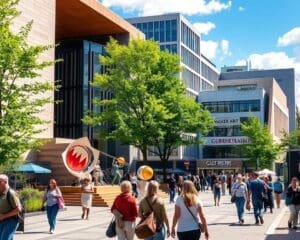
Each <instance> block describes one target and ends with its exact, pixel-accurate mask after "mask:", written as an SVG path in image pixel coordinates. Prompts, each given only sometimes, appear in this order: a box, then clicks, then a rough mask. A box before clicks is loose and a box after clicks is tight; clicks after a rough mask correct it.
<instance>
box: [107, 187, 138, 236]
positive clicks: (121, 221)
mask: <svg viewBox="0 0 300 240" xmlns="http://www.w3.org/2000/svg"><path fill="white" fill-rule="evenodd" d="M121 192H122V193H121V194H120V195H118V196H117V197H116V198H115V200H114V203H113V205H112V207H111V212H112V213H113V214H114V215H115V216H116V223H117V224H116V231H117V237H118V240H133V239H134V229H135V220H136V218H137V216H138V209H137V204H136V200H135V197H133V196H132V194H131V193H132V186H131V183H130V182H129V181H123V182H122V183H121Z"/></svg>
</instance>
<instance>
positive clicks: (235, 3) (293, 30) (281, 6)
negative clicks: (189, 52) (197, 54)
mask: <svg viewBox="0 0 300 240" xmlns="http://www.w3.org/2000/svg"><path fill="white" fill-rule="evenodd" d="M100 2H102V3H103V4H104V5H105V6H107V7H109V8H110V9H112V10H113V11H114V12H116V13H117V14H118V15H120V16H121V17H123V18H128V17H136V16H147V15H156V14H163V13H170V12H181V13H182V14H183V15H184V16H185V17H186V18H187V19H188V20H189V21H190V22H191V23H192V24H195V27H196V28H197V29H198V30H199V31H200V32H201V38H202V45H201V47H202V51H203V53H204V54H205V55H206V56H207V57H209V58H210V59H211V60H212V61H213V62H214V63H215V64H216V65H217V67H218V68H219V69H220V67H221V66H223V65H236V64H242V63H244V62H245V60H248V61H251V65H252V67H253V68H259V69H270V68H286V67H294V68H295V70H296V79H297V82H298V84H297V89H296V91H297V97H298V105H300V84H299V82H300V0H232V1H228V0H101V1H100Z"/></svg>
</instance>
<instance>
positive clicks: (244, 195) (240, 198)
mask: <svg viewBox="0 0 300 240" xmlns="http://www.w3.org/2000/svg"><path fill="white" fill-rule="evenodd" d="M231 192H232V195H233V196H235V206H236V210H237V214H238V218H239V223H240V224H243V223H244V213H245V202H246V201H248V202H249V201H250V199H249V195H248V190H247V185H246V183H244V182H243V177H242V175H241V174H238V175H237V179H236V183H235V184H234V186H233V187H232V190H231Z"/></svg>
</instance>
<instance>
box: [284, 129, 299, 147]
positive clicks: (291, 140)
mask: <svg viewBox="0 0 300 240" xmlns="http://www.w3.org/2000/svg"><path fill="white" fill-rule="evenodd" d="M280 146H281V148H282V149H283V150H284V151H286V150H291V149H300V126H298V127H297V129H296V130H295V131H294V132H291V133H287V132H284V133H283V137H282V139H281V145H280Z"/></svg>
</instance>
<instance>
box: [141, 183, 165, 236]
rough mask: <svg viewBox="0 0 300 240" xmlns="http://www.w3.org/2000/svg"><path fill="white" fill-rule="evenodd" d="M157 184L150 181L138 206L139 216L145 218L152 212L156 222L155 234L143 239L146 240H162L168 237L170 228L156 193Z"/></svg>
mask: <svg viewBox="0 0 300 240" xmlns="http://www.w3.org/2000/svg"><path fill="white" fill-rule="evenodd" d="M158 189H159V183H158V182H157V181H150V182H149V184H148V189H147V196H146V197H145V198H144V199H143V200H142V201H141V202H140V204H139V216H140V217H141V218H145V217H147V216H149V214H150V213H151V212H152V211H153V213H154V217H155V220H156V234H154V235H153V236H151V237H148V238H145V239H146V240H164V239H165V238H166V236H167V237H169V236H170V226H169V221H168V217H167V213H166V208H165V205H164V201H163V199H161V198H160V197H159V196H158V195H157V193H158Z"/></svg>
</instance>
